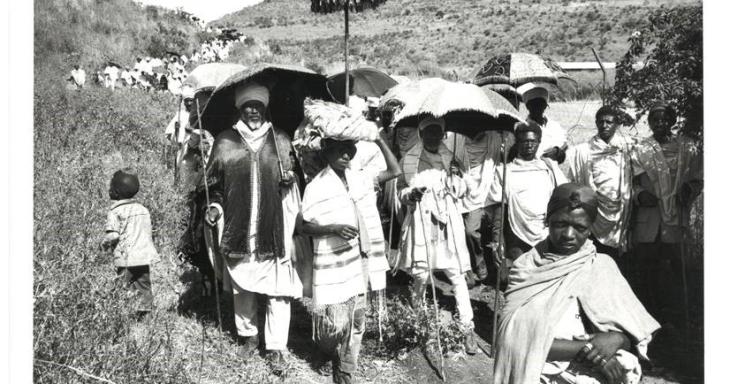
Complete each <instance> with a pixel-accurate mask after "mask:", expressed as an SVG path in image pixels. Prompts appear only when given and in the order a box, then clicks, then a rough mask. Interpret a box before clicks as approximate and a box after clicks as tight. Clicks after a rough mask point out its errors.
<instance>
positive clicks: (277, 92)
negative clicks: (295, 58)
mask: <svg viewBox="0 0 730 384" xmlns="http://www.w3.org/2000/svg"><path fill="white" fill-rule="evenodd" d="M252 81H255V82H257V83H260V84H263V85H266V86H267V87H268V88H269V91H270V92H271V95H270V98H269V113H270V116H271V122H272V123H273V124H274V126H275V127H277V128H279V129H281V130H283V131H285V132H287V133H288V134H289V136H292V135H293V133H294V130H295V129H296V128H297V126H298V125H299V123H300V122H301V120H302V118H303V117H304V104H303V101H304V98H305V97H306V96H311V97H312V98H316V99H326V100H328V97H327V89H326V86H325V83H326V81H327V78H326V77H324V76H323V75H320V74H318V73H316V72H314V71H312V70H310V69H308V68H304V67H299V66H294V65H281V64H257V65H254V66H252V67H250V68H247V69H245V70H242V71H240V72H238V73H236V74H234V75H232V76H230V77H229V78H227V79H226V80H225V81H223V83H221V84H220V85H219V86H218V87H217V88H216V89H215V90H214V91H213V94H212V95H211V96H210V99H209V100H208V103H207V104H206V106H205V109H204V110H203V112H202V113H201V121H202V123H203V128H204V129H206V130H207V131H208V132H210V133H212V134H213V135H217V134H218V133H220V132H222V131H223V130H224V129H227V128H229V127H231V126H233V124H235V122H236V120H238V118H239V114H238V111H237V110H236V107H235V105H234V98H235V89H236V87H237V86H239V85H241V84H246V83H248V82H252Z"/></svg>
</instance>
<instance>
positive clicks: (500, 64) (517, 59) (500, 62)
mask: <svg viewBox="0 0 730 384" xmlns="http://www.w3.org/2000/svg"><path fill="white" fill-rule="evenodd" d="M558 79H569V80H572V79H571V78H570V76H568V74H566V73H565V72H564V71H563V69H562V68H561V67H560V66H559V65H558V63H556V62H555V61H553V60H552V59H550V58H547V57H544V56H540V55H537V54H533V53H521V52H516V53H506V54H501V55H497V56H494V57H492V58H491V59H489V60H487V62H486V63H484V65H482V66H481V67H479V68H477V69H476V70H475V71H474V72H473V73H472V75H471V81H472V83H474V84H476V85H484V84H508V85H511V86H513V87H518V86H520V85H522V84H525V83H530V82H536V81H539V82H545V83H552V84H557V83H558Z"/></svg>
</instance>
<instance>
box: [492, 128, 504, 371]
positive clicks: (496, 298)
mask: <svg viewBox="0 0 730 384" xmlns="http://www.w3.org/2000/svg"><path fill="white" fill-rule="evenodd" d="M501 136H502V145H501V150H502V199H501V201H500V204H499V205H500V211H499V214H500V215H501V216H502V217H500V219H499V238H498V239H497V249H496V250H495V253H497V257H501V258H502V262H500V263H499V265H498V266H497V282H496V283H495V284H494V313H493V315H492V349H491V351H490V352H491V356H490V357H491V358H494V356H495V351H496V350H497V320H498V319H499V285H500V284H501V282H502V268H503V265H502V263H503V262H505V261H506V258H505V255H504V252H503V250H504V235H503V232H504V221H505V218H504V207H505V206H506V205H507V195H506V194H505V189H506V188H507V138H506V137H505V135H504V132H502V134H501Z"/></svg>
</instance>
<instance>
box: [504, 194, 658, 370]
mask: <svg viewBox="0 0 730 384" xmlns="http://www.w3.org/2000/svg"><path fill="white" fill-rule="evenodd" d="M599 206H600V205H599V202H598V199H597V196H596V194H595V192H594V191H593V189H592V188H590V187H587V186H581V185H578V184H573V183H566V184H562V185H560V186H559V187H557V188H555V190H554V191H553V192H552V194H551V196H550V197H549V200H548V202H547V204H546V209H545V208H543V209H544V210H545V211H546V217H545V224H546V225H547V226H548V237H547V238H546V239H545V240H542V241H540V242H538V243H537V244H536V245H535V247H534V248H532V249H531V250H530V251H528V252H527V253H525V254H523V255H521V256H520V257H519V258H517V260H515V262H514V264H513V266H512V269H511V271H510V274H509V284H508V286H507V290H506V292H505V303H504V307H503V308H502V314H501V316H500V317H499V322H498V324H497V327H498V328H497V329H498V333H497V339H496V340H495V345H496V348H495V351H496V355H495V360H494V382H495V383H549V384H565V383H585V384H599V383H638V382H639V381H640V380H641V365H640V364H639V360H638V358H642V359H646V360H648V357H647V348H648V345H649V342H650V341H651V340H652V336H653V334H654V332H656V331H657V330H658V329H659V323H657V321H656V320H654V318H653V317H652V316H651V315H650V314H649V313H648V312H647V311H646V309H645V308H644V307H643V305H642V304H641V302H640V301H639V300H638V299H637V298H636V296H635V295H634V293H633V291H632V290H631V288H630V286H629V284H628V283H627V282H626V280H625V279H624V277H623V276H622V275H621V272H619V269H618V267H617V266H616V263H615V262H614V261H613V260H612V259H611V258H610V257H608V256H607V255H604V254H601V253H600V252H597V251H596V247H595V246H594V245H593V242H592V241H591V240H590V239H589V236H590V233H591V229H590V228H591V226H592V225H593V220H595V219H596V215H597V214H598V210H599ZM589 332H590V333H589ZM637 355H638V357H637Z"/></svg>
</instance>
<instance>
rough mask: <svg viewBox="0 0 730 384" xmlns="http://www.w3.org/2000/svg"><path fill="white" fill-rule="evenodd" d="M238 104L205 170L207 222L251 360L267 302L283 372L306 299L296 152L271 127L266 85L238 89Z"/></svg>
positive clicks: (270, 336)
mask: <svg viewBox="0 0 730 384" xmlns="http://www.w3.org/2000/svg"><path fill="white" fill-rule="evenodd" d="M234 103H235V107H236V109H237V110H238V112H239V114H240V117H239V120H238V121H237V122H236V123H235V125H233V127H231V128H229V129H225V130H223V131H222V132H221V133H219V134H218V136H217V137H216V138H215V142H214V144H213V150H212V152H211V155H210V161H209V163H208V168H207V170H206V178H207V184H208V188H209V192H210V202H211V204H210V206H209V207H208V210H207V212H206V218H205V220H206V222H207V224H208V225H211V226H216V227H217V228H218V231H219V233H218V236H219V242H220V244H219V253H220V255H221V256H222V259H223V261H224V264H225V268H224V270H225V272H224V273H225V274H226V275H227V276H230V282H231V287H230V288H231V290H232V293H233V309H234V312H235V324H236V330H237V333H238V335H239V337H241V339H242V342H243V344H244V353H245V354H246V355H250V354H251V353H252V352H253V351H255V350H256V349H257V348H258V344H259V329H258V325H257V296H263V297H265V301H266V325H265V329H264V330H263V332H264V338H265V340H266V345H265V347H266V350H267V359H269V362H270V363H271V364H272V369H273V370H274V372H275V373H276V372H277V371H279V370H280V369H282V367H283V365H282V364H283V363H284V354H283V353H284V352H286V350H287V340H288V333H289V321H290V318H291V311H290V301H291V299H292V298H296V297H301V295H302V284H301V282H300V281H299V278H298V275H297V273H296V270H295V268H294V266H293V264H292V255H293V254H294V252H295V251H294V245H293V240H292V236H293V234H294V226H295V222H296V217H297V214H298V213H299V208H300V200H299V193H298V188H297V184H296V178H295V176H294V172H293V169H294V160H293V148H292V145H291V141H290V140H289V138H288V137H287V135H286V134H285V133H284V132H282V131H279V130H278V129H276V128H275V127H273V126H272V124H271V123H270V122H269V119H268V112H267V107H268V105H269V90H268V88H267V87H266V86H264V85H262V84H258V83H255V82H248V83H245V84H241V85H239V86H238V87H237V88H236V89H235V101H234ZM200 187H201V189H202V186H200ZM219 220H220V221H221V222H222V225H217V224H220V223H218V222H219ZM225 280H226V279H224V281H225Z"/></svg>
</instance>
